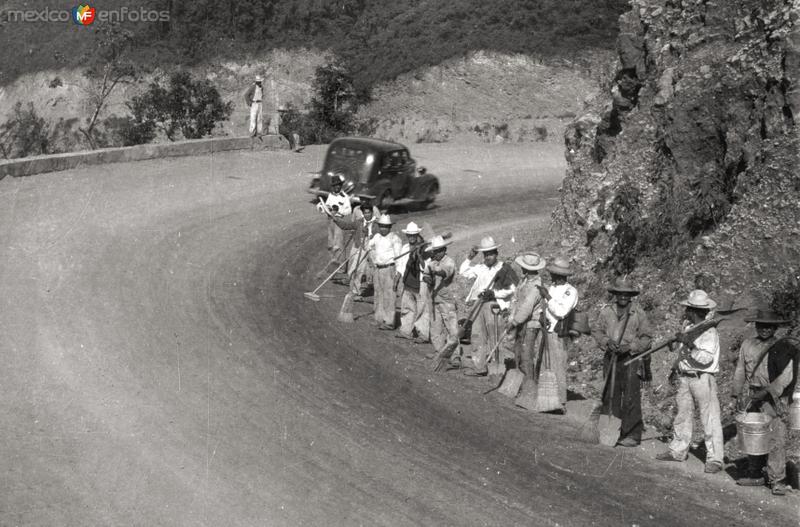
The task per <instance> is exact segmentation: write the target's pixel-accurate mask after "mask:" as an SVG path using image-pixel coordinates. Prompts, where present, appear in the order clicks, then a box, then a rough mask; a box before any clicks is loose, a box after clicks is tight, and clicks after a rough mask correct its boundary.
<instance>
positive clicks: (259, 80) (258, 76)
mask: <svg viewBox="0 0 800 527" xmlns="http://www.w3.org/2000/svg"><path fill="white" fill-rule="evenodd" d="M256 82H264V77H262V76H261V75H256Z"/></svg>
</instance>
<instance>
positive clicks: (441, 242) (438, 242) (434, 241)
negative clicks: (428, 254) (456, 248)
mask: <svg viewBox="0 0 800 527" xmlns="http://www.w3.org/2000/svg"><path fill="white" fill-rule="evenodd" d="M451 243H453V242H452V240H445V239H444V238H443V237H441V236H434V237H433V238H431V241H430V243H429V244H428V250H429V251H435V250H436V249H441V248H443V247H447V246H448V245H450V244H451Z"/></svg>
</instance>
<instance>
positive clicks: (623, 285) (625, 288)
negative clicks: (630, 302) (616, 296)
mask: <svg viewBox="0 0 800 527" xmlns="http://www.w3.org/2000/svg"><path fill="white" fill-rule="evenodd" d="M608 292H609V293H627V294H629V295H633V296H636V295H638V294H639V293H641V291H640V290H639V288H638V287H636V286H635V285H633V284H632V283H631V282H630V281H629V280H627V279H626V278H617V279H616V280H614V282H613V283H612V284H611V286H610V287H609V288H608Z"/></svg>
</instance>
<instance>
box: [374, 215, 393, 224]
mask: <svg viewBox="0 0 800 527" xmlns="http://www.w3.org/2000/svg"><path fill="white" fill-rule="evenodd" d="M376 223H377V224H378V225H394V222H393V221H392V218H390V217H389V215H388V214H381V217H380V218H378V221H377V222H376Z"/></svg>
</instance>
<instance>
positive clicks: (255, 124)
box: [244, 75, 264, 137]
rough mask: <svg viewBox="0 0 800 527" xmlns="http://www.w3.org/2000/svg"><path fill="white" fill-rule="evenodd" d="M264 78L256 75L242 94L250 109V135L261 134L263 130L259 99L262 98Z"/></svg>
mask: <svg viewBox="0 0 800 527" xmlns="http://www.w3.org/2000/svg"><path fill="white" fill-rule="evenodd" d="M263 83H264V78H263V77H262V76H261V75H256V78H255V80H254V81H253V84H251V85H250V87H249V88H247V91H246V92H245V94H244V102H245V104H246V105H247V107H248V108H249V109H250V128H249V131H250V137H256V136H257V135H261V134H262V133H263V131H264V111H263V107H262V105H261V101H262V100H263V99H264V88H263V86H262V84H263Z"/></svg>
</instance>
